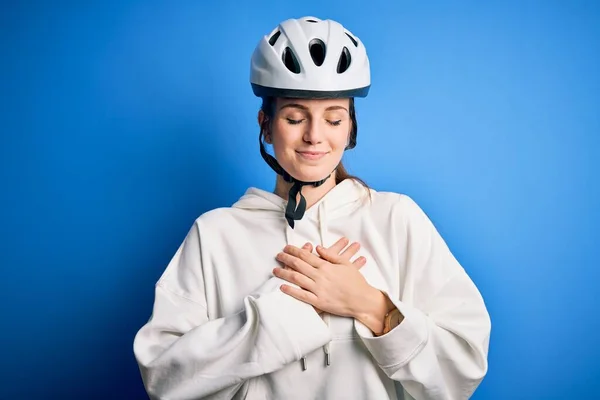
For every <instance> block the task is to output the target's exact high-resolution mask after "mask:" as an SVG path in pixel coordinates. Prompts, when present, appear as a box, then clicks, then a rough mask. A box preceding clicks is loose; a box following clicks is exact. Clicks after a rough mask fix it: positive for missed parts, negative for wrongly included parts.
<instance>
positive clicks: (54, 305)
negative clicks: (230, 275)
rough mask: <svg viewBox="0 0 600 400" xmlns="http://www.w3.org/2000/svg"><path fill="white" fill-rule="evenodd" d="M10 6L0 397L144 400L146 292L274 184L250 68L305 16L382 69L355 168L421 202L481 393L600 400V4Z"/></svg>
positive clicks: (3, 85) (0, 214)
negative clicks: (477, 349)
mask: <svg viewBox="0 0 600 400" xmlns="http://www.w3.org/2000/svg"><path fill="white" fill-rule="evenodd" d="M14 3H15V4H12V5H8V4H6V3H4V4H3V5H2V6H1V7H2V8H1V10H0V50H1V53H0V54H1V60H0V69H1V71H0V72H1V74H0V93H1V96H0V123H1V125H0V132H1V136H0V183H1V185H0V190H1V193H0V232H1V240H0V250H1V251H0V266H1V272H2V280H1V283H0V284H1V285H2V289H1V291H0V296H1V297H0V300H1V303H2V310H3V311H2V316H1V319H0V321H1V324H2V325H1V329H0V343H2V351H1V353H2V355H1V360H2V362H1V363H0V365H1V371H0V381H1V382H2V383H1V384H0V399H50V398H52V399H54V398H63V399H67V398H68V399H71V398H74V399H101V398H102V399H109V398H110V399H142V398H144V397H145V392H144V390H143V386H142V383H141V379H140V376H139V372H138V369H137V365H136V363H135V359H134V358H133V352H132V342H133V337H134V335H135V333H136V331H137V330H138V329H139V328H140V327H141V326H142V325H143V324H144V323H145V322H146V320H147V319H148V317H149V314H150V311H151V307H152V301H153V285H154V282H155V281H156V280H157V278H158V277H159V275H160V274H161V273H162V271H163V269H164V268H165V266H166V264H167V263H168V261H169V260H170V258H171V257H172V255H173V254H174V252H175V250H176V249H177V246H178V245H179V243H180V242H181V241H182V240H183V238H184V236H185V234H186V233H187V230H188V229H189V228H190V226H191V224H192V223H193V221H194V219H195V218H196V217H197V216H199V215H200V214H201V213H203V212H205V211H207V210H209V209H211V208H214V207H218V206H227V205H230V204H232V203H233V202H234V201H235V200H236V199H237V198H238V197H239V196H241V195H242V194H243V192H244V191H245V189H246V188H247V187H248V186H257V187H261V188H263V189H267V190H271V189H272V188H273V185H274V175H273V173H272V171H271V170H270V169H269V168H268V167H267V166H266V164H265V163H264V162H263V160H262V159H261V157H260V154H259V151H258V145H257V137H258V127H257V124H256V112H257V110H258V108H259V100H258V99H256V98H255V97H254V96H253V94H252V92H251V90H250V85H249V82H248V78H249V59H250V55H251V53H252V51H253V50H254V46H255V45H256V43H257V42H258V40H259V38H260V37H261V36H262V35H265V34H268V33H269V32H270V31H271V30H272V29H273V28H274V27H275V26H276V24H277V23H278V22H279V21H281V20H284V19H287V18H290V17H301V16H304V15H313V16H317V17H319V18H332V19H336V20H338V21H340V22H342V23H343V24H344V25H345V26H347V27H348V29H349V30H350V31H351V32H353V33H354V34H355V35H357V36H358V37H360V38H361V39H362V40H363V41H364V43H365V44H366V46H367V51H368V53H369V56H370V58H371V62H372V84H373V85H372V90H371V92H370V94H369V97H368V98H367V99H360V100H357V112H358V120H359V137H358V146H357V148H356V149H355V150H353V151H352V152H349V153H348V154H347V158H346V161H347V165H348V167H349V169H350V172H352V173H355V174H357V175H358V176H360V177H361V178H363V179H365V180H366V181H367V182H368V183H369V184H370V185H371V186H372V187H374V188H375V189H378V190H392V191H396V192H403V193H406V194H409V195H410V196H411V197H413V198H414V199H415V200H416V201H417V202H418V203H419V204H420V206H421V207H422V208H423V209H424V210H425V211H426V212H427V213H428V214H429V216H430V218H431V219H432V220H433V221H434V223H435V224H436V226H437V227H438V229H439V231H440V232H441V234H442V236H443V237H444V238H445V239H446V241H447V242H448V244H449V246H450V247H451V249H452V250H453V252H454V253H455V255H456V256H457V258H458V259H459V260H460V261H461V263H462V264H463V265H464V267H465V268H466V269H467V271H468V272H469V274H470V275H471V276H472V278H473V280H474V281H475V282H476V284H477V285H478V287H479V288H480V290H481V292H482V293H483V295H484V297H485V299H486V301H487V305H488V307H489V311H490V314H491V316H492V322H493V333H492V340H491V346H490V354H489V362H490V369H489V373H488V376H487V377H486V379H485V380H484V382H483V383H482V385H481V386H480V388H479V389H478V391H477V392H476V395H475V396H474V398H475V399H550V398H556V399H567V398H586V399H589V398H600V367H598V359H599V358H600V346H598V344H597V340H596V339H594V338H595V337H597V335H598V331H599V329H600V324H599V322H600V311H599V305H600V304H599V301H598V290H599V289H598V288H599V285H598V277H599V274H598V267H599V265H598V244H599V243H598V241H599V240H598V237H599V235H598V233H597V231H596V227H597V226H598V224H599V223H600V213H599V211H598V205H600V191H599V186H600V185H599V180H598V173H599V172H600V164H599V161H598V157H599V156H600V154H599V153H600V151H599V150H598V146H599V144H600V140H599V138H598V137H599V134H600V112H599V111H600V108H599V104H600V94H599V93H600V6H599V3H598V2H595V1H587V2H586V1H571V2H567V1H539V2H533V1H525V2H520V1H512V2H491V3H490V2H475V1H461V2H428V3H427V4H426V3H425V2H415V1H389V2H382V1H369V2H365V1H355V2H352V1H328V2H325V3H326V4H321V2H318V1H303V2H274V1H253V2H237V1H219V2H216V1H213V2H199V1H196V2H192V1H189V2H169V3H168V4H167V2H149V1H119V2H106V1H96V2H86V4H81V3H82V2H66V1H65V2H47V3H38V4H36V3H34V2H26V3H27V4H16V3H17V2H14ZM23 3H25V2H23ZM298 3H302V4H298Z"/></svg>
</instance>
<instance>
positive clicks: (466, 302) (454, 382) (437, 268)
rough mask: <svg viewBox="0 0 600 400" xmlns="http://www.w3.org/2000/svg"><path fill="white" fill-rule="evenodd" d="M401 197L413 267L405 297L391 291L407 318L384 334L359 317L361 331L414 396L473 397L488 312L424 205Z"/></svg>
mask: <svg viewBox="0 0 600 400" xmlns="http://www.w3.org/2000/svg"><path fill="white" fill-rule="evenodd" d="M401 205H403V207H404V211H403V213H405V214H406V215H407V216H406V219H405V232H406V240H407V247H406V248H405V249H404V250H403V252H404V253H405V254H404V257H402V258H404V259H405V260H406V267H407V271H406V274H405V275H404V276H402V277H401V279H402V283H403V285H402V286H403V287H402V290H401V293H402V295H401V299H395V298H393V297H392V296H390V294H389V293H385V294H386V295H387V296H388V297H389V299H390V301H391V303H392V304H393V306H394V307H396V308H397V309H398V310H399V311H400V313H401V315H402V317H403V318H402V319H401V321H400V323H399V324H398V325H397V326H396V327H395V328H393V329H392V330H391V331H390V332H389V333H387V334H384V335H382V336H379V337H375V335H374V334H373V333H372V331H371V330H370V329H369V328H367V326H366V325H365V324H363V323H362V322H358V321H357V322H356V324H355V325H356V328H357V331H358V333H359V335H360V336H361V339H362V340H363V342H364V343H365V345H366V347H367V348H368V349H369V351H370V352H371V354H372V355H373V357H374V358H375V360H376V361H377V363H378V364H379V366H380V367H381V369H382V370H383V371H384V372H385V373H386V375H388V377H390V378H391V379H394V380H396V381H398V382H400V383H401V384H402V386H403V388H404V390H405V391H406V392H408V393H409V394H410V395H411V396H412V397H414V398H416V399H466V398H469V397H470V396H471V395H472V394H473V392H474V391H475V389H476V388H477V386H478V385H479V383H480V382H481V381H482V379H483V377H484V376H485V374H486V372H487V352H488V344H489V336H490V329H491V324H490V318H489V315H488V312H487V310H486V307H485V304H484V302H483V299H482V297H481V295H480V293H479V291H478V290H477V288H476V287H475V285H474V284H473V282H472V281H471V279H470V278H469V277H468V275H467V274H466V272H465V271H464V269H463V268H462V267H461V266H460V265H459V263H458V261H457V260H456V259H455V258H454V256H453V255H452V254H451V252H450V250H449V249H448V247H447V246H446V244H445V242H444V241H443V239H442V238H441V236H440V235H439V233H438V232H437V230H436V229H435V227H434V226H433V224H432V223H431V221H430V220H429V219H428V218H427V216H426V215H425V213H424V212H423V211H422V210H421V209H420V208H419V207H418V206H417V204H416V203H414V201H412V199H410V198H408V197H407V196H404V197H403V199H402V201H401ZM380 304H381V303H380ZM380 308H381V307H380ZM378 315H379V317H375V316H373V317H372V320H377V319H378V318H379V319H380V318H381V317H380V315H381V311H379V314H378ZM379 323H380V324H381V322H379ZM369 325H371V326H380V325H377V323H371V324H369Z"/></svg>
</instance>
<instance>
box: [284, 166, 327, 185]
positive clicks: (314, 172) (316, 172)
mask: <svg viewBox="0 0 600 400" xmlns="http://www.w3.org/2000/svg"><path fill="white" fill-rule="evenodd" d="M332 171H333V167H331V168H323V167H322V166H319V167H318V168H315V167H305V166H303V167H301V168H293V169H292V170H291V171H290V173H291V175H292V176H293V177H294V178H296V179H298V180H301V181H304V182H317V181H320V180H322V179H325V177H327V176H329V175H330V174H331V172H332Z"/></svg>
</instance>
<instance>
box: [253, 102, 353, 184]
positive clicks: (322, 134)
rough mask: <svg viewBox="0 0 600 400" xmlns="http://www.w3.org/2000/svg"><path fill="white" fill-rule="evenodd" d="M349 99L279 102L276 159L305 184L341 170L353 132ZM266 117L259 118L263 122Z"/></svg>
mask: <svg viewBox="0 0 600 400" xmlns="http://www.w3.org/2000/svg"><path fill="white" fill-rule="evenodd" d="M349 106H350V100H349V99H347V98H346V99H319V100H305V99H277V101H276V102H275V115H274V117H273V121H272V124H271V134H270V135H268V136H267V137H266V138H265V140H266V142H267V143H270V144H272V145H273V151H274V153H275V158H276V159H277V161H278V162H279V164H280V165H281V167H282V168H283V169H284V170H286V171H287V172H288V173H289V174H290V175H292V176H293V177H295V178H296V179H299V180H301V181H309V182H314V181H319V180H321V179H323V178H325V177H326V176H328V175H329V174H331V172H332V171H333V170H334V169H335V168H336V167H337V165H338V164H339V162H340V160H341V159H342V155H343V153H344V149H345V148H346V145H347V143H348V138H349V136H350V131H351V127H352V126H351V124H352V122H351V119H350V113H349V110H350V109H349ZM262 118H263V117H262V116H261V115H259V122H260V120H261V119H262Z"/></svg>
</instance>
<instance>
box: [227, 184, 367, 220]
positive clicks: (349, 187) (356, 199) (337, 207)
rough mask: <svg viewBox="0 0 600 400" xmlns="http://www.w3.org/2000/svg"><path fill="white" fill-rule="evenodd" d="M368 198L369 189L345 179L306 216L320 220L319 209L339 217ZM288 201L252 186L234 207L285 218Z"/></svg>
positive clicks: (354, 208) (329, 216)
mask: <svg viewBox="0 0 600 400" xmlns="http://www.w3.org/2000/svg"><path fill="white" fill-rule="evenodd" d="M367 198H368V191H367V189H366V188H365V187H364V186H362V185H361V184H360V183H358V182H356V181H355V180H354V179H345V180H343V181H342V182H340V183H338V184H337V185H335V186H334V187H333V189H331V190H330V191H329V192H327V193H326V194H325V196H323V197H322V198H321V199H320V200H319V201H317V202H316V203H315V204H313V205H312V206H311V207H310V208H308V209H307V210H306V213H305V214H304V215H305V216H304V218H309V219H312V220H313V221H318V220H319V211H318V210H319V209H320V208H324V209H325V210H326V211H327V215H328V218H330V219H333V218H339V217H341V216H346V215H350V214H352V212H354V211H355V210H356V209H358V208H359V207H360V206H361V205H362V202H363V201H365V199H367ZM287 203H288V201H287V200H284V199H283V198H281V197H279V196H278V195H276V194H275V193H272V192H267V191H265V190H262V189H258V188H255V187H251V188H249V189H248V190H246V193H245V194H244V195H243V196H242V197H241V198H240V199H239V200H238V201H237V202H236V203H235V204H233V207H234V208H240V209H245V210H253V211H258V212H263V213H268V214H271V215H272V216H273V217H277V218H283V219H285V215H284V214H285V208H286V206H287Z"/></svg>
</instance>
